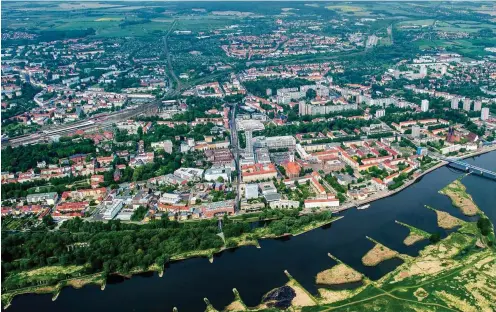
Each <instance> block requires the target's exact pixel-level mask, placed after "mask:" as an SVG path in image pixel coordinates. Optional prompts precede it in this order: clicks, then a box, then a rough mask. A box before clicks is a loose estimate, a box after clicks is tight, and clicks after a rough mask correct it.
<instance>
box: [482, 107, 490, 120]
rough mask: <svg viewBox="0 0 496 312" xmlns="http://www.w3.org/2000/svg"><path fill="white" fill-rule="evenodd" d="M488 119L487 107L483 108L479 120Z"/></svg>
mask: <svg viewBox="0 0 496 312" xmlns="http://www.w3.org/2000/svg"><path fill="white" fill-rule="evenodd" d="M487 119H489V107H483V108H482V109H481V120H487Z"/></svg>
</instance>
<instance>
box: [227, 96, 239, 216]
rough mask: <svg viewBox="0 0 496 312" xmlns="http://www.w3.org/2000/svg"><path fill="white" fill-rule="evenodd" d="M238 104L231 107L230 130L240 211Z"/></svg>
mask: <svg viewBox="0 0 496 312" xmlns="http://www.w3.org/2000/svg"><path fill="white" fill-rule="evenodd" d="M236 107H237V105H236V104H232V105H231V115H230V119H229V128H230V130H231V146H232V151H233V154H234V160H235V163H236V172H237V174H238V176H237V179H236V203H235V205H236V208H237V210H239V208H240V207H239V201H240V199H241V195H240V194H241V185H240V183H241V167H240V165H239V143H238V130H237V129H236Z"/></svg>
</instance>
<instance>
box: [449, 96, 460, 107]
mask: <svg viewBox="0 0 496 312" xmlns="http://www.w3.org/2000/svg"><path fill="white" fill-rule="evenodd" d="M459 103H460V99H459V98H457V97H454V98H452V99H451V109H458V104H459Z"/></svg>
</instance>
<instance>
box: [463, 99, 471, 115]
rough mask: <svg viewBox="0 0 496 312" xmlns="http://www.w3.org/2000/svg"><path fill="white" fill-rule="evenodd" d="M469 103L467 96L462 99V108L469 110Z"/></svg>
mask: <svg viewBox="0 0 496 312" xmlns="http://www.w3.org/2000/svg"><path fill="white" fill-rule="evenodd" d="M471 104H472V101H471V100H470V99H469V98H465V99H463V110H465V111H467V112H469V111H470V105H471Z"/></svg>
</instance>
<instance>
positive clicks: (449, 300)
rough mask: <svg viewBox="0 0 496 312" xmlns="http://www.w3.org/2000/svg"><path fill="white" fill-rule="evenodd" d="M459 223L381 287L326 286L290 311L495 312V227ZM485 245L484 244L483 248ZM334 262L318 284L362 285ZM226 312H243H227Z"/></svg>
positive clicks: (367, 284)
mask: <svg viewBox="0 0 496 312" xmlns="http://www.w3.org/2000/svg"><path fill="white" fill-rule="evenodd" d="M428 208H429V209H433V210H435V209H434V208H431V207H428ZM437 212H439V211H436V213H437ZM445 214H446V215H445ZM445 214H442V215H443V216H444V218H447V217H448V218H449V217H451V218H454V217H452V216H450V215H449V214H447V213H445ZM482 217H483V215H482ZM454 219H456V218H454ZM457 220H458V221H457ZM438 221H439V219H438ZM445 221H446V220H445ZM445 221H443V222H445ZM451 221H453V219H451ZM396 222H397V223H398V224H400V225H402V226H405V227H407V228H408V229H409V230H410V233H409V235H408V236H410V235H412V234H414V235H418V236H421V237H422V238H423V239H425V238H427V237H428V236H429V235H430V234H429V233H427V232H425V231H422V230H420V229H417V228H415V227H413V226H411V225H408V224H406V223H401V222H398V221H396ZM443 222H441V224H440V225H439V226H440V227H441V225H443V224H444V223H443ZM455 223H456V224H457V229H456V230H455V231H453V232H451V233H450V234H449V235H448V236H447V237H445V238H444V239H442V240H440V241H439V242H436V243H431V244H430V245H428V246H427V247H425V248H424V249H423V250H421V251H420V253H419V255H418V256H417V257H402V258H403V260H404V263H403V264H401V265H400V266H398V267H397V268H396V269H395V270H393V271H392V272H390V273H388V274H386V275H385V276H383V277H382V278H381V279H379V280H378V281H370V280H369V279H367V278H366V277H364V283H363V284H362V286H359V287H357V288H355V289H344V290H332V289H327V288H323V287H322V286H321V287H319V289H318V295H317V296H312V295H309V297H310V298H312V299H313V300H311V301H308V302H306V305H304V306H302V302H304V301H301V297H300V298H299V300H296V298H297V297H298V296H297V295H295V297H294V298H293V300H295V301H294V303H293V302H292V305H291V307H290V308H289V310H291V311H391V312H392V311H412V312H413V311H494V310H495V309H496V302H495V301H494V298H495V296H496V291H495V289H496V248H495V245H494V242H495V238H494V227H493V226H492V225H491V230H490V231H489V232H488V233H487V232H486V233H483V231H482V229H481V228H480V225H479V224H478V222H464V221H461V220H459V219H456V220H455ZM408 236H407V237H408ZM371 240H372V239H371ZM372 241H373V240H372ZM481 241H482V242H484V244H479V243H478V242H481ZM373 242H375V241H373ZM377 246H382V245H380V244H379V243H377V242H376V245H375V247H374V248H376V247H377ZM382 247H384V248H387V247H385V246H382ZM384 250H385V249H384ZM389 250H390V249H389ZM391 252H392V253H395V254H396V255H399V254H398V253H397V252H396V251H393V250H391ZM329 256H330V257H331V258H333V259H334V260H335V261H337V262H338V264H337V265H335V266H334V267H332V268H330V269H328V270H325V271H323V272H320V273H319V274H318V275H317V278H316V281H317V282H319V281H320V282H323V281H325V282H330V283H333V282H344V283H347V282H348V281H349V280H350V278H351V279H353V280H358V278H359V277H360V273H358V272H356V271H354V270H353V269H351V268H350V267H348V266H347V265H346V264H344V263H343V262H342V261H340V260H339V259H337V258H335V257H333V256H332V255H329ZM287 275H288V278H289V279H290V282H288V283H287V284H286V285H285V286H290V287H291V288H292V289H293V290H294V291H295V292H294V293H295V294H298V291H301V289H299V290H298V291H297V289H296V288H297V287H301V285H299V283H298V284H295V283H294V282H295V280H294V278H292V277H291V276H290V275H289V274H287ZM318 284H320V283H318ZM241 297H242V294H238V296H237V297H236V299H237V300H238V301H240V300H241V299H240V298H241ZM235 302H236V301H235ZM240 302H242V300H241V301H240ZM230 306H231V305H230ZM230 306H228V307H230ZM244 308H245V309H244V310H243V311H246V310H250V311H260V310H267V311H268V310H271V309H270V308H268V307H267V306H266V305H259V306H257V307H254V308H246V306H245V305H244ZM226 311H242V310H241V309H240V310H235V309H234V310H231V309H226Z"/></svg>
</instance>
